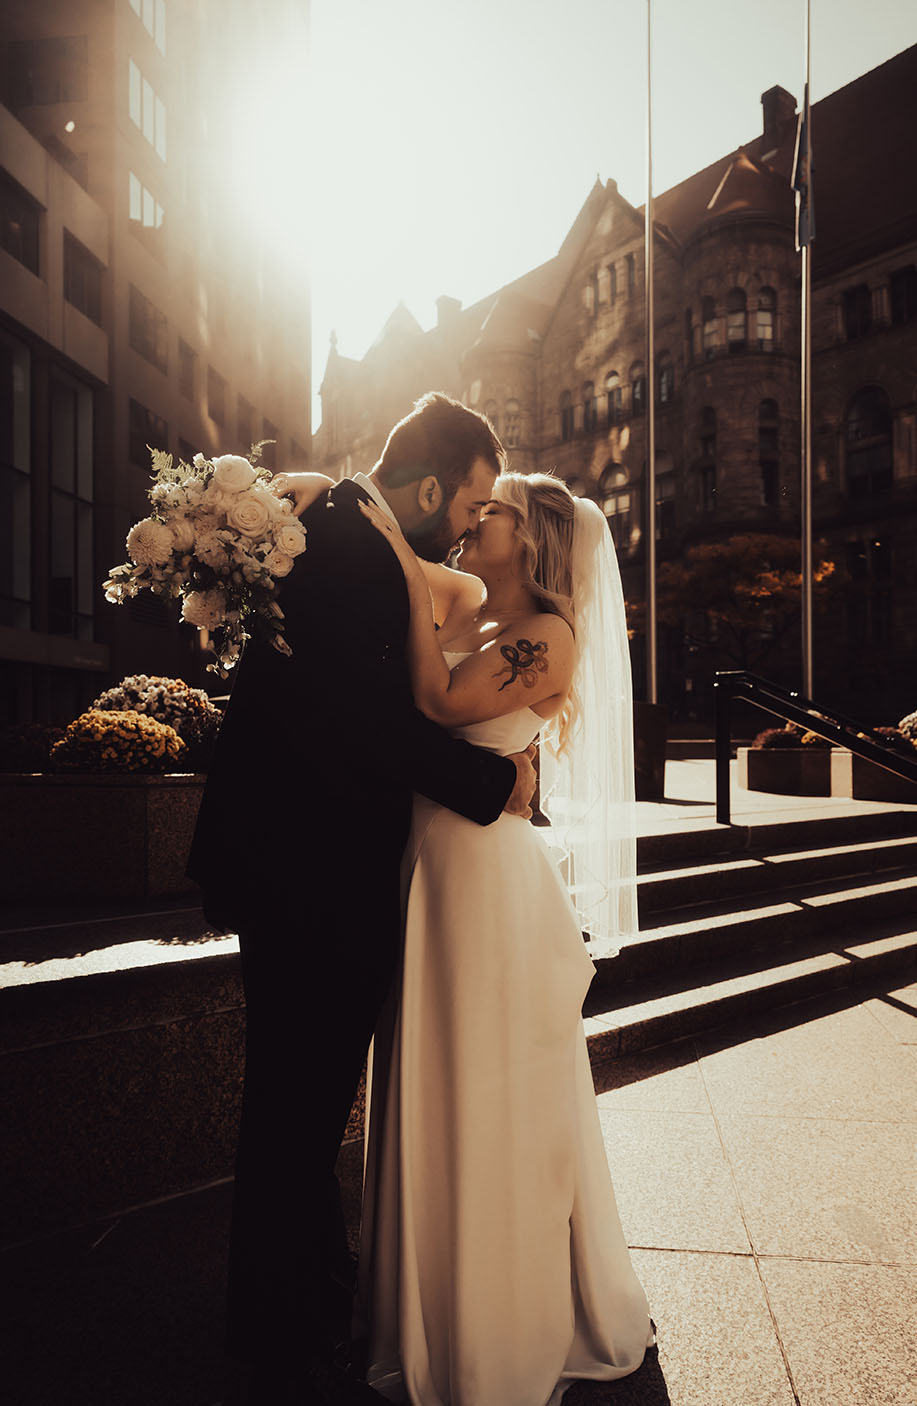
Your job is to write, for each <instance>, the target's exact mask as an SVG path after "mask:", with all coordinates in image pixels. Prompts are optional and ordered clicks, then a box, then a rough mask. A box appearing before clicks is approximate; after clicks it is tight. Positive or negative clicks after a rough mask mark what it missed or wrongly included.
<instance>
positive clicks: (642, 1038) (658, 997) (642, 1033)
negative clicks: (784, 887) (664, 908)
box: [585, 923, 917, 1062]
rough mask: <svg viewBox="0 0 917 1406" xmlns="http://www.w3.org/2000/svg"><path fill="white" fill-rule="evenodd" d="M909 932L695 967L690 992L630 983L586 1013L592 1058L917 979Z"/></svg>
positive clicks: (913, 937) (887, 929)
mask: <svg viewBox="0 0 917 1406" xmlns="http://www.w3.org/2000/svg"><path fill="white" fill-rule="evenodd" d="M898 927H899V928H900V927H901V924H900V923H899V924H898ZM905 929H906V930H904V931H900V930H898V931H896V930H895V925H894V924H886V925H885V926H884V927H883V926H882V925H878V924H877V925H876V926H875V927H873V928H872V929H871V935H870V936H869V937H868V938H866V940H864V941H860V942H857V943H856V944H854V945H853V946H851V947H846V948H842V949H838V950H835V951H830V952H823V951H817V950H814V951H805V952H801V951H800V952H797V953H796V955H795V957H794V960H791V961H784V962H782V963H781V964H780V965H775V966H772V967H770V968H769V969H766V970H759V971H745V972H741V973H738V974H725V973H724V966H723V964H722V963H711V964H708V965H706V966H704V967H698V968H697V969H695V972H694V978H695V982H694V985H692V986H691V988H690V989H678V987H677V985H676V984H675V983H672V982H668V983H662V982H658V983H656V984H655V986H653V985H652V984H650V983H645V982H629V983H624V984H623V985H622V986H621V987H619V989H618V996H619V998H620V999H619V1002H618V1003H617V1005H616V1007H615V1008H614V1009H608V1010H593V1011H592V1013H591V1014H587V1015H586V1016H585V1026H586V1038H587V1042H588V1045H589V1053H590V1057H591V1058H592V1059H593V1061H595V1062H600V1061H602V1060H607V1059H613V1058H616V1057H617V1056H618V1055H623V1054H631V1053H634V1052H636V1051H638V1050H646V1049H652V1048H653V1047H654V1046H656V1045H662V1044H667V1043H669V1042H670V1041H672V1040H679V1039H682V1038H684V1037H685V1036H687V1035H696V1034H699V1033H701V1032H702V1031H708V1030H715V1029H716V1028H717V1027H719V1026H721V1025H724V1024H726V1023H728V1022H729V1021H732V1020H736V1019H743V1018H748V1017H751V1016H753V1015H756V1014H758V1013H759V1012H763V1011H772V1010H774V1009H776V1008H778V1007H780V1006H786V1005H791V1004H793V1003H795V1002H797V1001H804V1000H807V999H809V998H810V997H812V996H818V995H823V994H825V993H827V992H831V991H835V990H838V989H839V988H851V987H859V988H862V990H863V992H864V994H865V993H866V992H867V991H868V990H870V988H872V987H875V988H878V987H880V986H881V985H883V984H884V983H887V981H888V979H889V978H894V979H899V978H900V979H901V980H903V981H907V980H909V979H913V974H914V973H915V972H917V932H914V931H913V930H912V924H906V925H905ZM590 994H591V993H590ZM588 1004H590V1003H587V1009H588ZM592 1004H594V1003H592Z"/></svg>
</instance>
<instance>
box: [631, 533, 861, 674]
mask: <svg viewBox="0 0 917 1406" xmlns="http://www.w3.org/2000/svg"><path fill="white" fill-rule="evenodd" d="M834 576H835V568H834V563H833V562H832V561H828V560H827V559H826V558H825V557H824V556H823V553H822V552H816V553H815V555H814V559H813V578H812V579H813V601H814V605H815V607H816V609H818V610H824V609H825V608H826V606H827V604H828V602H829V599H830V596H831V593H832V588H833V586H834V584H835V583H834V579H833V578H834ZM656 589H657V618H658V620H659V622H660V624H663V625H671V626H676V627H678V628H679V629H681V630H682V631H683V633H684V638H685V643H686V644H687V645H688V646H689V648H694V649H696V650H703V651H706V652H710V653H714V654H716V655H719V656H722V657H724V658H725V659H728V660H729V661H730V662H731V663H732V664H734V665H735V667H736V668H739V669H750V670H756V669H759V668H760V667H761V666H762V665H763V664H764V663H765V662H766V661H767V659H768V658H769V657H770V656H773V655H777V654H779V651H780V647H781V645H782V643H783V641H784V640H785V639H786V638H787V637H788V636H790V635H791V633H792V632H793V631H794V630H796V629H798V626H799V617H800V610H801V594H802V573H801V569H800V546H799V542H798V541H794V540H793V539H792V538H787V537H777V536H773V535H770V534H765V533H755V532H746V533H741V534H739V535H737V536H735V537H728V538H726V539H725V540H724V541H722V542H701V543H697V544H696V545H694V546H692V547H688V548H687V550H686V551H685V553H684V555H683V557H682V558H681V560H679V561H672V562H664V563H663V564H662V565H661V566H660V568H659V574H658V578H657V587H656ZM642 615H643V609H642V607H638V609H637V610H635V611H634V612H632V614H631V619H630V624H631V627H632V628H633V629H636V630H637V631H638V632H639V631H640V630H641V629H642V618H641V617H642Z"/></svg>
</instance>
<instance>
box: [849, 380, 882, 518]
mask: <svg viewBox="0 0 917 1406" xmlns="http://www.w3.org/2000/svg"><path fill="white" fill-rule="evenodd" d="M846 441H847V492H848V493H849V494H850V496H851V498H865V497H867V496H868V495H870V494H872V493H886V492H887V491H888V490H889V489H890V488H891V486H892V412H891V406H890V405H889V402H888V396H887V395H886V394H885V392H884V391H883V390H882V389H881V387H879V386H867V387H866V389H865V390H862V391H858V392H857V394H856V395H855V396H854V397H853V400H852V401H851V402H850V409H849V410H848V411H847V424H846Z"/></svg>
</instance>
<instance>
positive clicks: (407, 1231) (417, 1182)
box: [359, 473, 654, 1406]
mask: <svg viewBox="0 0 917 1406" xmlns="http://www.w3.org/2000/svg"><path fill="white" fill-rule="evenodd" d="M362 510H363V511H364V512H365V514H366V515H367V517H368V518H369V519H370V521H371V522H372V523H373V525H374V526H375V527H376V528H377V529H378V531H379V532H381V533H382V534H383V535H384V536H386V538H387V539H388V541H389V542H390V543H391V546H392V550H393V551H394V552H395V553H396V554H397V557H398V560H399V562H400V563H401V566H402V568H403V570H404V574H405V578H406V581H407V585H408V590H409V594H410V599H411V636H410V650H409V653H410V660H411V669H412V678H413V687H414V696H415V702H416V704H417V706H418V707H419V708H420V709H421V710H422V711H423V712H424V713H426V714H427V715H428V716H429V717H431V718H433V719H434V720H435V721H437V722H439V723H441V724H444V725H446V726H448V727H450V728H452V729H454V730H455V731H456V732H458V733H459V734H460V735H461V736H463V737H465V738H467V739H468V740H469V741H472V742H474V743H476V744H477V745H478V746H483V747H488V748H490V749H492V750H495V751H499V752H501V753H504V754H509V753H512V752H519V751H521V750H523V749H524V748H525V747H526V746H527V745H528V744H530V743H532V742H533V740H534V739H535V738H536V737H537V736H538V735H539V734H541V735H542V737H543V738H544V744H543V745H542V749H541V751H542V765H541V786H542V806H543V808H544V810H545V812H546V813H547V814H548V815H549V817H550V819H551V822H552V827H551V832H550V833H551V837H552V840H553V842H554V844H555V846H556V848H557V850H559V854H560V860H561V865H560V867H558V854H557V853H556V852H552V850H551V849H550V848H549V847H548V844H547V843H546V841H545V839H544V835H545V834H546V833H548V832H543V831H539V830H537V829H535V828H533V826H532V825H531V824H529V823H528V822H526V821H524V820H522V819H521V818H519V817H514V816H509V815H506V814H504V815H503V816H502V817H501V818H500V819H499V820H497V821H496V822H495V823H494V824H493V825H491V826H489V827H487V828H486V829H483V828H481V827H479V826H477V825H474V824H473V823H471V822H469V821H467V820H465V819H463V818H462V817H460V816H458V815H456V814H455V813H454V812H452V811H449V810H446V809H445V808H443V807H441V806H438V805H436V804H435V803H434V802H431V801H429V800H426V799H424V798H422V797H416V798H415V803H414V818H413V829H412V834H411V838H410V841H409V843H408V847H407V850H406V854H405V868H404V891H405V929H404V956H403V970H402V980H401V982H400V985H399V987H398V989H397V991H396V992H395V994H394V996H393V998H392V1001H391V1003H390V1006H389V1009H388V1011H387V1013H386V1015H385V1016H384V1017H383V1019H382V1022H381V1024H380V1027H379V1029H378V1031H377V1034H376V1038H375V1042H374V1051H373V1057H372V1072H371V1095H370V1113H369V1125H368V1142H367V1161H366V1179H365V1188H364V1206H363V1225H362V1235H361V1251H360V1265H359V1297H360V1309H359V1312H360V1313H361V1315H362V1316H363V1318H364V1320H365V1334H366V1335H367V1336H368V1339H369V1359H368V1371H367V1381H368V1382H369V1383H370V1384H371V1385H372V1386H374V1387H375V1389H376V1390H377V1391H378V1392H379V1393H380V1394H381V1395H383V1396H385V1397H387V1398H389V1399H391V1400H393V1401H409V1402H411V1403H412V1406H556V1403H557V1402H559V1400H560V1398H561V1396H562V1394H563V1391H564V1390H565V1388H566V1387H567V1386H569V1385H570V1383H571V1382H572V1381H573V1380H575V1379H578V1378H586V1379H593V1380H597V1381H598V1380H601V1381H609V1380H611V1379H613V1378H616V1377H621V1376H624V1375H626V1374H627V1373H630V1372H633V1371H635V1370H636V1368H637V1367H639V1365H640V1363H641V1361H642V1360H643V1356H644V1352H645V1350H646V1347H647V1346H648V1345H650V1344H651V1343H652V1342H653V1341H654V1339H653V1333H652V1328H651V1323H650V1316H649V1309H648V1307H647V1302H646V1298H645V1296H644V1293H643V1290H642V1289H641V1287H640V1284H639V1282H638V1280H637V1278H636V1276H635V1274H634V1271H633V1268H632V1266H631V1262H630V1258H629V1255H628V1251H627V1246H626V1244H625V1240H624V1236H623V1233H622V1230H621V1224H620V1221H619V1218H618V1213H617V1209H616V1205H615V1199H614V1191H613V1189H612V1184H611V1179H610V1176H609V1172H608V1165H607V1161H606V1156H605V1149H604V1145H603V1140H602V1133H601V1128H600V1124H599V1118H598V1112H597V1109H596V1104H595V1098H594V1093H593V1087H592V1079H591V1074H590V1067H589V1059H588V1054H587V1049H586V1041H585V1035H584V1031H583V1025H582V1018H581V1008H582V1003H583V999H584V997H585V995H586V992H587V990H588V987H589V983H590V980H591V978H592V976H593V973H594V967H593V964H592V961H591V959H590V955H589V951H588V950H587V947H586V944H585V943H584V941H583V936H582V933H583V930H584V928H585V929H586V930H587V931H588V932H589V933H590V935H591V937H592V938H593V943H592V944H590V946H591V950H592V951H593V952H595V951H596V950H597V948H596V944H597V943H599V944H602V948H601V950H609V946H610V945H613V944H614V942H615V940H616V938H619V937H621V936H622V935H626V934H627V933H628V932H630V931H634V930H635V929H636V898H635V892H636V891H635V883H634V869H635V865H634V849H635V845H634V839H633V831H632V829H631V827H630V825H629V823H628V793H629V799H630V801H632V799H633V790H632V787H633V772H632V767H633V758H632V740H631V739H632V732H631V723H630V671H629V662H628V656H627V638H626V629H625V625H624V610H623V599H622V596H621V585H620V578H619V576H618V571H617V564H616V561H615V557H614V551H613V547H612V544H611V538H610V534H609V532H608V529H607V526H606V523H605V520H604V517H603V515H602V513H601V512H600V510H599V509H598V508H597V507H596V506H595V505H594V504H592V503H589V502H587V501H585V500H581V499H575V498H574V497H573V496H572V494H571V493H570V492H569V491H568V489H567V488H566V487H565V486H564V484H563V483H562V482H561V481H560V480H558V479H556V478H554V477H552V476H550V475H546V474H532V475H522V474H515V473H507V474H503V475H502V476H500V477H498V479H497V481H496V485H495V488H494V498H493V500H492V501H491V502H489V503H488V504H487V506H486V507H485V509H484V511H483V514H482V517H481V520H480V524H479V526H478V528H477V529H476V530H475V531H474V532H472V533H470V534H468V535H466V537H465V538H464V542H463V546H462V551H461V568H462V571H461V572H460V573H456V572H454V571H450V570H449V569H448V568H445V567H432V568H431V567H429V566H427V565H426V564H425V565H424V566H421V564H420V563H419V562H418V561H417V558H416V557H415V556H414V554H413V552H412V551H411V549H410V547H409V546H408V544H407V542H406V541H405V539H404V538H403V536H402V535H401V533H400V530H399V528H398V526H397V524H396V523H394V522H393V520H392V519H391V518H390V517H388V516H386V515H385V514H384V513H382V512H381V511H380V510H379V509H378V508H377V507H376V506H375V505H374V504H364V505H362ZM472 573H473V574H472ZM431 600H432V608H431ZM437 622H438V623H437Z"/></svg>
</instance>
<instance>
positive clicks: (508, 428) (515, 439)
mask: <svg viewBox="0 0 917 1406" xmlns="http://www.w3.org/2000/svg"><path fill="white" fill-rule="evenodd" d="M521 433H522V411H521V409H520V407H519V402H518V400H508V401H507V402H506V404H505V406H504V407H503V443H504V445H505V446H506V448H507V449H515V448H516V446H517V445H518V443H519V438H520V435H521Z"/></svg>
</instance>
